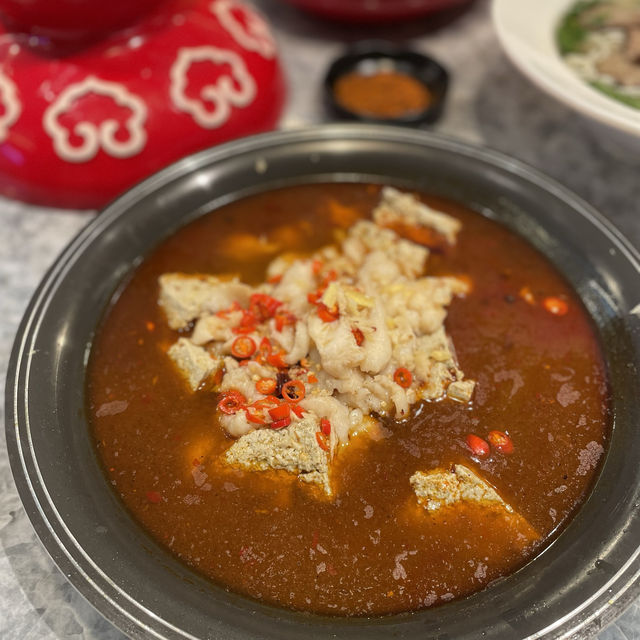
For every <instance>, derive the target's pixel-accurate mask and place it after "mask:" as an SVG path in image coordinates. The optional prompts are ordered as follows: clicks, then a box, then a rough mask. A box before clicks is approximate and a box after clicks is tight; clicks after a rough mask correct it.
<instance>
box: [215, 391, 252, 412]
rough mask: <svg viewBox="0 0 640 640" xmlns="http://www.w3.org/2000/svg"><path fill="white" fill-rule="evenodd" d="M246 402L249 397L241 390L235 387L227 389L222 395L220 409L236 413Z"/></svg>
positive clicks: (219, 403)
mask: <svg viewBox="0 0 640 640" xmlns="http://www.w3.org/2000/svg"><path fill="white" fill-rule="evenodd" d="M246 404H247V399H246V398H245V397H244V396H243V395H242V394H241V393H240V392H239V391H236V390H235V389H233V390H231V391H226V392H225V393H224V394H223V395H222V398H221V399H220V402H218V409H220V411H222V413H226V414H227V415H233V414H234V413H238V411H239V410H240V409H242V408H243V407H244V406H245V405H246Z"/></svg>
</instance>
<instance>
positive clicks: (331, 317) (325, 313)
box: [318, 302, 340, 322]
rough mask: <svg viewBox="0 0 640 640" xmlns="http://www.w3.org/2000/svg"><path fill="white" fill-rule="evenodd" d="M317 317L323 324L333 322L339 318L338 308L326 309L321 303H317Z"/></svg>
mask: <svg viewBox="0 0 640 640" xmlns="http://www.w3.org/2000/svg"><path fill="white" fill-rule="evenodd" d="M318 317H319V318H320V320H322V321H323V322H334V321H335V320H337V319H338V318H339V317H340V312H339V311H338V307H337V306H334V307H332V308H331V309H329V307H327V305H326V304H323V303H322V302H319V303H318Z"/></svg>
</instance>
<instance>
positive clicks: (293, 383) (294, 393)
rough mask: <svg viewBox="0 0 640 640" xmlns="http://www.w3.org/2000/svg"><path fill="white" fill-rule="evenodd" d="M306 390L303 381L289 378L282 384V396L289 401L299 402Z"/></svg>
mask: <svg viewBox="0 0 640 640" xmlns="http://www.w3.org/2000/svg"><path fill="white" fill-rule="evenodd" d="M305 392H306V389H305V386H304V382H301V381H300V380H289V382H285V383H284V384H283V385H282V397H283V398H284V399H285V400H288V401H289V402H300V400H302V398H304V394H305Z"/></svg>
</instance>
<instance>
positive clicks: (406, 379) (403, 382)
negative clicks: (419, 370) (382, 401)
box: [393, 367, 413, 389]
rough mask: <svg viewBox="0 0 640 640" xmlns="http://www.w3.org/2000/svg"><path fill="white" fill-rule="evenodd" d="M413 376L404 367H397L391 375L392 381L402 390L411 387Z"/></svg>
mask: <svg viewBox="0 0 640 640" xmlns="http://www.w3.org/2000/svg"><path fill="white" fill-rule="evenodd" d="M412 380H413V376H412V375H411V371H409V369H406V368H405V367H398V368H397V369H396V370H395V372H394V374H393V381H394V382H395V383H396V384H397V385H400V386H401V387H402V388H403V389H408V388H409V387H410V386H411V381H412Z"/></svg>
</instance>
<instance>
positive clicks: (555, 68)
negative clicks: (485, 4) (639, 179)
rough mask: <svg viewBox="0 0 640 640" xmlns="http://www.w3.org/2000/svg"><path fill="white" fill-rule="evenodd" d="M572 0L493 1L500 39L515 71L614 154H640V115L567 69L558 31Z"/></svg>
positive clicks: (638, 111) (493, 16) (572, 2)
mask: <svg viewBox="0 0 640 640" xmlns="http://www.w3.org/2000/svg"><path fill="white" fill-rule="evenodd" d="M574 3H575V0H493V5H492V18H493V23H494V26H495V29H496V31H497V34H498V38H499V40H500V42H501V44H502V46H503V47H504V50H505V51H506V53H507V55H508V56H509V58H511V60H512V62H513V63H514V64H515V66H516V67H517V68H518V69H519V70H520V71H521V72H522V73H523V74H524V75H525V76H527V77H528V78H529V79H530V80H531V81H532V82H534V83H535V84H536V85H537V86H538V87H540V88H541V89H543V90H544V91H546V92H547V93H549V94H550V95H552V96H553V97H554V98H556V99H557V100H559V101H560V102H563V103H564V104H565V105H567V106H568V107H570V108H571V109H574V110H575V111H577V112H578V113H580V114H581V115H583V116H585V117H586V118H587V119H588V121H589V122H590V123H591V124H592V125H593V128H594V130H596V133H597V134H598V135H600V136H601V140H602V143H603V144H604V145H605V146H607V147H608V148H609V149H610V150H611V151H613V152H621V151H624V150H630V149H631V150H634V151H635V152H636V153H637V152H640V110H638V109H634V108H633V107H629V106H627V105H625V104H623V103H620V102H617V101H616V100H614V99H613V98H609V97H608V96H606V95H605V94H603V93H601V92H600V91H598V90H597V89H594V88H593V87H591V86H590V85H589V84H587V83H586V82H585V81H584V80H582V79H581V78H580V77H579V76H578V75H576V73H575V72H574V71H573V70H572V69H570V68H569V67H568V66H567V64H566V63H565V62H564V60H563V59H562V57H561V55H560V51H559V49H558V45H557V40H556V30H557V28H558V25H559V24H560V21H561V20H562V17H563V15H564V14H565V13H566V11H567V10H568V9H569V8H570V7H571V6H572V5H573V4H574Z"/></svg>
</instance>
